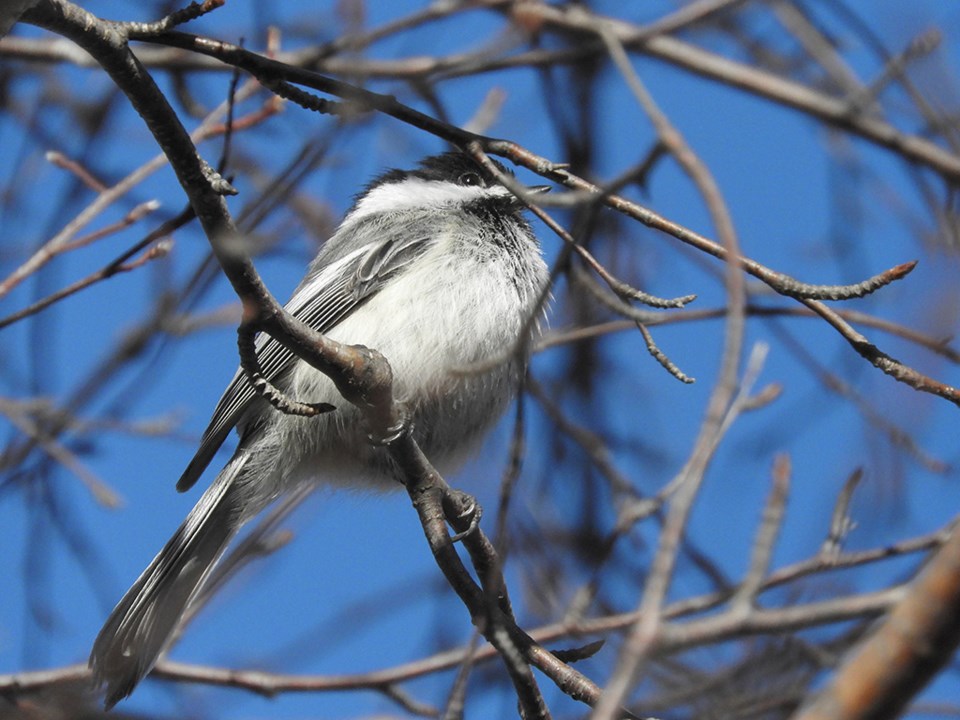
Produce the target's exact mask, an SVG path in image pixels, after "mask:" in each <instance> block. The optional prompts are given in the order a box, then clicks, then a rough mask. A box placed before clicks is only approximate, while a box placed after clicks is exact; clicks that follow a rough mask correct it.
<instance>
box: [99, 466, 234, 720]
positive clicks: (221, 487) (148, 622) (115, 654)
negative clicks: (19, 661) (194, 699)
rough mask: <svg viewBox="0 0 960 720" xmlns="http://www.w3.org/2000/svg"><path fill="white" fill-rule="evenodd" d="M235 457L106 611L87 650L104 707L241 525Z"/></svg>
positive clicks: (144, 660) (155, 653)
mask: <svg viewBox="0 0 960 720" xmlns="http://www.w3.org/2000/svg"><path fill="white" fill-rule="evenodd" d="M245 461H246V457H245V456H244V455H240V454H238V455H237V456H234V458H233V460H231V461H230V462H229V463H228V464H227V466H226V467H225V468H224V469H223V470H222V471H221V472H220V475H218V476H217V479H216V480H215V481H214V482H213V484H212V485H211V486H210V488H209V489H208V490H207V491H206V492H205V493H204V494H203V496H202V497H201V498H200V500H199V501H198V502H197V504H196V505H195V506H194V508H193V510H191V511H190V514H189V515H187V519H186V520H184V521H183V524H182V525H181V526H180V527H179V528H178V529H177V532H176V533H175V534H174V536H173V537H172V538H170V540H169V541H168V542H167V544H166V545H165V546H164V547H163V550H161V551H160V553H159V554H158V555H157V556H156V557H155V558H154V559H153V562H151V563H150V565H149V566H148V567H147V569H146V570H144V571H143V574H141V575H140V577H139V578H137V581H136V582H135V583H134V584H133V587H131V588H130V589H129V590H127V593H126V594H125V595H124V596H123V599H121V600H120V602H119V603H117V606H116V607H115V608H114V609H113V612H112V613H110V617H109V618H108V619H107V622H106V623H105V624H104V626H103V629H101V630H100V634H99V635H97V639H96V641H95V642H94V643H93V650H92V651H91V653H90V668H91V669H92V670H93V678H94V682H95V683H96V684H97V686H98V687H101V686H102V687H103V688H104V690H105V704H106V707H107V709H108V710H109V709H110V708H111V707H113V706H114V705H115V704H116V703H117V702H118V701H119V700H122V699H123V698H125V697H126V696H127V695H129V694H130V693H131V692H133V689H134V688H135V687H136V686H137V683H139V682H140V681H141V680H142V679H143V677H144V675H146V674H147V673H148V672H150V670H151V668H153V665H154V663H156V661H157V658H158V657H159V656H160V653H161V652H163V650H164V649H165V648H166V645H167V643H168V642H169V640H170V639H171V637H172V636H173V634H174V632H175V631H176V629H177V625H178V624H179V622H180V618H181V617H182V616H183V614H184V611H185V610H186V607H187V604H188V603H189V602H190V598H191V597H193V595H194V594H195V593H196V591H197V589H198V588H199V587H200V585H201V583H202V582H203V580H204V578H205V577H206V576H207V574H208V573H209V572H210V570H211V569H212V567H213V565H214V563H216V561H217V559H218V558H219V557H220V555H221V553H223V550H224V548H225V547H226V546H227V543H228V542H229V541H230V539H231V538H232V537H233V535H234V534H235V533H236V532H237V530H238V529H239V527H240V524H241V508H240V507H239V506H238V501H237V498H236V492H235V488H234V483H233V479H234V478H235V477H236V475H237V473H238V472H239V471H240V469H241V468H242V467H243V465H244V463H245Z"/></svg>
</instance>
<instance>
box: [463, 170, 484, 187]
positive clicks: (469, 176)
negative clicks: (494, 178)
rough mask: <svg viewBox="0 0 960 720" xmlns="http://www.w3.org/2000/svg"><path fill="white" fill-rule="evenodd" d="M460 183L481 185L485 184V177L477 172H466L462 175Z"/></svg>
mask: <svg viewBox="0 0 960 720" xmlns="http://www.w3.org/2000/svg"><path fill="white" fill-rule="evenodd" d="M460 184H461V185H475V186H478V187H479V186H482V185H483V178H481V177H480V176H479V175H478V174H477V173H475V172H465V173H464V174H463V175H461V176H460Z"/></svg>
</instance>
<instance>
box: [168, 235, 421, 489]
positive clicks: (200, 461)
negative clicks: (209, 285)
mask: <svg viewBox="0 0 960 720" xmlns="http://www.w3.org/2000/svg"><path fill="white" fill-rule="evenodd" d="M431 243H432V238H430V237H421V238H417V239H414V240H408V241H403V242H396V241H395V240H394V239H393V238H390V239H387V240H383V241H379V242H374V243H370V244H368V245H366V246H365V247H363V248H361V249H360V250H357V251H354V252H352V253H350V254H348V255H346V256H345V257H341V258H338V259H336V260H335V261H333V262H331V263H329V264H325V263H324V262H323V255H322V254H321V256H320V257H319V258H318V262H315V263H314V265H313V266H312V267H311V270H310V273H309V274H308V275H307V277H306V278H304V280H303V282H302V283H300V286H299V287H298V288H297V289H296V290H295V291H294V294H293V297H292V298H291V299H290V301H289V302H288V303H287V304H286V305H285V306H284V307H285V308H286V310H287V312H289V313H290V314H291V315H293V316H294V317H296V318H298V319H300V320H302V321H303V322H305V323H306V324H307V325H309V326H310V327H312V328H315V329H316V330H317V331H318V332H321V333H328V332H330V330H331V329H332V328H334V327H335V326H336V325H337V324H338V323H340V322H342V321H343V319H344V318H346V317H347V316H348V315H350V314H351V313H352V312H353V311H354V310H356V309H357V308H358V307H359V306H360V305H362V304H363V303H364V301H365V300H366V299H368V298H369V297H370V296H372V295H374V294H376V292H377V291H378V290H379V289H380V288H381V287H383V285H384V283H386V282H388V281H389V280H391V279H392V278H395V277H396V276H397V275H399V274H400V273H402V272H403V271H404V270H405V269H406V268H407V267H408V266H409V265H410V263H411V262H412V261H413V260H415V259H416V258H417V257H419V256H420V255H421V254H423V252H425V251H426V250H427V248H429V247H430V245H431ZM256 350H257V357H258V358H259V359H260V369H261V372H262V374H263V376H264V377H265V378H266V379H267V380H269V381H270V382H273V381H274V380H275V379H276V378H277V377H279V376H281V375H283V374H284V373H285V372H287V371H288V370H289V369H290V368H291V367H292V366H293V365H294V363H295V362H296V360H297V357H296V356H295V355H294V354H293V353H292V352H290V351H289V350H288V349H287V348H285V347H284V346H283V345H281V344H280V343H279V342H277V341H276V340H274V339H273V338H272V337H270V336H269V335H267V334H265V333H264V334H261V335H260V336H259V337H258V338H257V342H256ZM255 398H256V392H255V391H254V389H253V388H252V387H251V386H250V383H249V381H248V380H247V376H246V374H245V373H244V371H243V369H242V368H241V369H238V370H237V373H236V374H235V375H234V376H233V380H232V381H231V382H230V384H229V385H228V386H227V389H226V390H225V391H224V393H223V395H222V396H221V397H220V402H219V403H217V407H216V409H215V410H214V411H213V417H212V418H211V419H210V424H209V425H207V429H206V430H205V431H204V433H203V437H202V438H201V439H200V447H199V449H198V450H197V453H196V455H194V456H193V459H192V460H191V461H190V464H189V465H188V466H187V469H186V470H184V471H183V475H181V476H180V480H178V481H177V490H179V491H180V492H183V491H185V490H188V489H189V488H191V487H193V485H194V483H196V482H197V480H198V479H199V477H200V475H202V474H203V471H204V470H205V469H206V467H207V465H209V464H210V461H211V460H212V459H213V456H214V455H215V454H216V452H217V450H219V449H220V446H221V445H222V444H223V441H224V440H226V438H227V435H229V434H230V431H231V430H232V429H233V427H234V426H235V425H236V424H237V422H239V420H240V418H241V417H242V416H243V413H244V412H245V410H246V409H247V406H248V405H249V404H250V402H251V401H252V400H254V399H255ZM294 399H298V398H294ZM271 411H272V409H271V410H267V412H271Z"/></svg>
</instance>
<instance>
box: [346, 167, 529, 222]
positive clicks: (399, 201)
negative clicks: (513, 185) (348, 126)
mask: <svg viewBox="0 0 960 720" xmlns="http://www.w3.org/2000/svg"><path fill="white" fill-rule="evenodd" d="M509 194H510V191H509V190H507V189H506V188H505V187H502V186H500V185H495V186H494V187H481V186H479V185H455V184H453V183H452V182H438V181H435V180H423V179H422V178H417V177H411V178H407V179H406V180H404V181H403V182H399V183H387V184H385V185H379V186H378V187H375V188H374V189H373V190H371V191H370V192H369V193H368V194H367V195H365V196H364V197H363V198H362V199H361V200H360V202H359V203H357V207H356V208H354V210H353V212H352V213H350V215H349V216H347V217H346V218H344V222H343V224H344V225H346V224H347V223H350V222H353V221H356V220H359V219H360V218H364V217H368V216H370V215H377V214H379V213H384V212H397V211H399V210H409V209H413V208H423V209H426V208H431V207H435V208H442V207H445V206H450V205H465V204H467V203H470V202H473V201H475V200H479V199H481V198H483V197H488V198H489V197H506V196H508V195H509Z"/></svg>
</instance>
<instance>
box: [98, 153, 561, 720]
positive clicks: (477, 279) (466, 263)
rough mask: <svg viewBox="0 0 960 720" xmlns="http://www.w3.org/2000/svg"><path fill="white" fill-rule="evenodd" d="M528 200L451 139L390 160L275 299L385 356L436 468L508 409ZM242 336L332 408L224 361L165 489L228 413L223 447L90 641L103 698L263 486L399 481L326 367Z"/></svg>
mask: <svg viewBox="0 0 960 720" xmlns="http://www.w3.org/2000/svg"><path fill="white" fill-rule="evenodd" d="M492 162H494V164H495V165H496V166H497V167H498V169H499V170H500V171H501V172H502V173H504V174H507V175H512V173H510V172H509V171H508V170H507V169H506V168H505V167H504V166H503V165H501V164H500V163H499V162H497V161H492ZM548 189H549V186H542V185H541V186H534V187H530V188H527V191H528V193H531V194H533V193H540V192H545V191H546V190H548ZM529 196H530V195H528V197H529ZM525 207H526V206H525V204H524V202H523V201H522V200H521V199H520V198H519V197H518V196H517V195H516V194H515V193H514V192H513V191H511V190H510V189H508V188H507V187H506V186H505V185H504V184H503V183H502V182H500V181H498V179H497V177H496V176H495V174H493V173H491V172H490V171H489V170H488V169H487V168H486V167H484V165H482V164H481V163H479V162H477V160H475V159H474V158H473V157H472V156H470V155H467V154H466V153H464V152H461V151H458V150H452V151H448V152H445V153H441V154H439V155H432V156H429V157H426V158H424V159H423V160H421V161H420V162H419V164H418V165H417V166H416V167H414V168H412V169H407V170H400V169H391V170H388V171H386V172H384V173H382V174H381V175H380V176H379V177H377V178H375V179H374V180H373V181H372V182H370V183H369V184H368V185H367V186H366V187H365V188H364V189H363V190H362V191H361V192H360V193H359V194H358V195H357V196H356V197H355V198H354V201H353V204H352V205H351V207H350V208H349V209H348V211H347V212H346V214H345V215H344V217H343V219H342V221H341V223H340V225H339V226H338V227H337V229H336V230H335V232H334V233H333V234H332V235H331V236H330V237H329V239H328V240H327V241H326V242H325V243H324V244H323V245H322V246H321V248H320V250H319V251H318V253H317V255H316V257H315V258H314V259H313V261H312V262H311V263H310V264H309V266H308V269H307V272H306V274H305V276H304V278H303V280H302V281H301V282H300V283H299V285H298V286H297V287H296V289H295V290H294V292H293V295H292V297H291V299H290V300H289V302H288V303H287V304H286V305H285V309H286V311H287V312H289V313H290V314H291V315H293V316H294V317H296V318H299V319H300V320H302V321H303V322H305V323H306V324H307V325H309V326H310V327H312V328H314V329H316V330H317V331H319V332H321V333H323V334H325V335H326V336H328V337H329V338H331V339H333V340H336V341H339V342H341V343H347V344H351V345H353V344H358V345H359V344H362V345H365V346H367V347H370V348H373V349H376V350H378V351H379V352H380V353H381V354H382V355H383V356H384V357H385V358H386V359H387V361H388V362H389V363H390V366H391V369H392V371H393V383H394V397H395V400H396V401H398V402H400V403H402V404H403V406H404V408H405V409H406V411H407V413H408V418H409V427H410V428H411V430H410V432H411V433H412V435H413V437H414V439H415V440H416V441H417V442H418V444H419V445H420V447H421V448H422V450H423V451H424V452H425V454H426V455H427V457H428V458H430V459H431V461H432V462H433V463H434V465H435V466H436V467H437V468H438V469H439V470H440V471H441V472H450V471H452V470H454V469H456V467H457V466H458V465H460V464H461V463H462V462H463V461H464V460H465V459H466V457H467V456H468V455H469V454H470V452H471V451H472V450H473V449H475V447H476V446H477V445H478V444H479V441H480V440H481V439H482V437H483V436H484V434H485V431H487V430H488V429H489V428H490V427H491V426H492V425H493V424H494V423H495V421H496V420H497V419H498V418H499V417H500V415H501V414H502V413H503V412H504V411H505V409H506V408H507V406H508V405H509V403H510V401H511V400H512V398H513V396H514V395H515V392H516V390H517V388H518V387H519V384H520V382H521V380H522V377H523V375H524V374H525V372H526V367H527V364H528V362H529V357H530V353H531V346H532V344H533V340H534V339H535V337H536V335H537V334H538V333H539V332H540V324H541V320H542V318H543V314H544V310H543V307H542V306H543V304H544V298H545V296H546V293H547V287H548V280H549V273H548V270H547V266H546V263H545V261H544V258H543V252H542V249H541V247H540V243H539V241H538V240H537V237H536V235H535V233H534V232H533V230H532V228H531V225H530V223H529V222H528V220H527V219H526V218H525V216H524V212H523V211H524V210H525ZM255 348H256V353H257V357H258V359H259V364H260V368H261V370H262V375H263V376H264V377H265V378H266V379H267V380H268V381H270V383H272V384H273V385H274V386H275V387H276V388H277V389H279V390H280V391H281V392H283V393H284V394H285V395H286V396H287V397H290V398H292V399H294V400H298V401H303V402H309V403H314V404H322V403H328V404H330V405H332V406H334V407H335V409H334V410H332V411H331V412H326V413H323V414H319V415H316V416H313V417H303V416H298V415H293V414H289V413H284V412H281V411H280V410H278V409H277V408H275V407H274V406H273V405H271V404H270V403H269V402H267V400H265V399H264V398H263V397H262V396H261V395H260V394H258V393H257V391H256V390H255V389H254V388H253V387H252V385H251V383H250V381H249V380H248V378H247V375H246V373H245V372H244V371H243V369H242V368H241V369H238V370H237V372H236V374H235V375H234V377H233V379H232V380H231V382H230V383H229V385H228V386H227V388H226V390H225V391H224V392H223V395H222V396H221V398H220V401H219V402H218V403H217V405H216V408H215V410H214V412H213V416H212V418H211V419H210V422H209V424H208V426H207V428H206V430H205V431H204V433H203V435H202V437H201V439H200V445H199V448H198V449H197V451H196V454H195V455H194V457H193V459H192V460H191V461H190V463H189V464H188V465H187V467H186V470H184V472H183V474H182V476H181V477H180V479H179V481H178V482H177V490H179V491H181V492H184V491H187V490H189V489H190V488H191V487H193V486H194V484H195V483H196V482H197V481H198V479H199V478H200V476H201V475H202V474H203V472H204V471H205V470H206V468H207V466H208V465H209V464H210V463H211V461H212V460H213V458H214V455H215V454H216V453H217V451H218V450H219V449H220V446H221V445H222V444H223V443H224V441H225V440H226V439H227V437H228V436H229V434H230V433H231V431H233V430H234V429H235V430H236V432H237V435H238V438H239V440H238V443H237V448H236V450H235V452H234V453H233V456H232V457H231V458H230V460H229V461H228V462H227V463H226V465H225V466H224V467H223V469H222V470H220V472H219V474H218V475H217V476H216V478H215V479H214V480H213V482H212V483H211V484H210V486H209V487H208V488H207V489H206V490H205V491H204V492H203V494H202V495H201V497H200V499H199V500H198V501H197V503H196V505H195V506H194V507H193V509H192V510H191V511H190V512H189V513H188V515H187V517H186V519H185V520H184V521H183V523H182V524H181V525H180V527H179V528H178V529H177V531H176V532H175V533H174V535H173V536H172V537H171V538H170V540H169V541H168V542H167V543H166V545H164V547H163V549H161V550H160V552H159V553H158V554H157V555H156V557H155V558H154V559H153V560H152V561H151V562H150V564H149V565H148V566H147V568H146V569H145V570H144V571H143V573H142V574H141V575H140V576H139V577H138V578H137V580H136V581H135V582H134V583H133V585H132V586H131V587H130V589H129V590H128V591H127V592H126V594H124V596H123V597H122V599H121V600H120V601H119V602H118V603H117V605H116V607H115V608H114V609H113V611H112V612H111V614H110V615H109V617H108V619H107V620H106V622H105V624H104V625H103V628H102V629H101V630H100V632H99V634H98V635H97V638H96V640H95V641H94V644H93V648H92V650H91V654H90V659H89V665H90V668H91V671H92V678H93V683H94V685H95V687H96V688H98V689H99V690H101V691H102V692H103V693H104V704H105V706H106V708H107V709H109V708H111V707H112V706H113V705H115V704H116V703H117V702H119V701H120V700H122V699H123V698H125V697H127V696H129V695H130V694H131V693H132V692H133V690H134V689H135V688H136V686H137V684H138V683H139V682H140V681H141V680H142V679H143V678H144V676H146V675H147V674H148V673H149V672H150V670H151V669H152V668H153V666H154V665H155V664H156V662H157V660H158V658H159V657H160V656H161V654H162V653H163V652H164V651H165V650H166V648H167V646H168V644H169V643H170V641H171V640H172V638H173V636H174V634H175V633H176V631H177V628H178V624H179V622H180V620H181V618H182V617H183V616H184V614H185V612H186V610H187V608H188V606H189V604H190V601H191V599H192V598H195V597H196V596H197V593H198V590H199V589H200V588H201V586H202V584H203V582H204V579H205V578H206V577H207V576H208V575H209V573H210V572H211V570H212V568H213V567H214V566H215V565H216V563H217V561H218V559H219V558H220V557H221V555H222V554H223V552H224V551H225V549H226V548H227V546H228V544H229V543H230V541H231V539H233V538H234V536H235V535H236V534H237V532H238V531H239V529H240V528H241V527H242V526H243V525H244V524H245V523H247V522H248V521H250V520H251V519H252V518H253V517H255V516H256V515H257V514H258V513H260V512H261V511H262V510H264V509H265V508H266V507H267V506H268V505H269V504H270V503H272V502H273V501H274V500H276V499H277V498H279V497H280V496H281V495H284V494H286V493H291V492H295V491H298V490H302V489H303V488H304V487H305V486H308V485H312V484H331V485H334V486H346V487H372V488H390V487H397V488H399V487H401V484H400V482H399V481H401V480H402V478H401V477H400V474H399V470H398V469H397V468H396V466H395V465H394V464H393V461H392V460H391V459H390V456H389V453H388V451H387V450H386V449H385V448H384V447H382V446H377V445H376V444H374V443H371V442H370V441H369V438H368V435H367V431H366V428H365V426H364V422H363V418H362V415H361V413H360V411H359V410H358V409H357V408H355V407H353V406H352V405H350V404H349V403H347V402H345V401H343V400H342V398H341V397H340V395H339V393H338V392H337V390H336V388H335V387H334V385H333V382H332V381H331V380H330V379H329V378H328V377H327V376H326V375H324V374H323V373H321V372H320V371H319V370H317V369H315V368H314V367H313V366H311V365H309V364H308V363H306V362H305V361H303V360H302V359H299V358H298V357H297V356H295V355H294V354H293V353H292V352H291V351H290V350H288V349H287V348H285V347H284V346H283V345H282V344H281V343H279V342H278V341H277V340H275V339H274V338H272V337H270V336H269V335H268V334H265V333H262V334H260V335H259V336H258V337H257V340H256V346H255ZM471 368H472V369H471Z"/></svg>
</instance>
